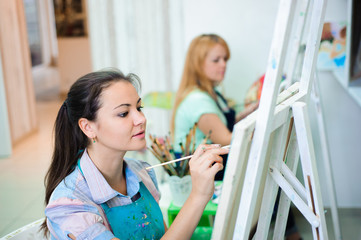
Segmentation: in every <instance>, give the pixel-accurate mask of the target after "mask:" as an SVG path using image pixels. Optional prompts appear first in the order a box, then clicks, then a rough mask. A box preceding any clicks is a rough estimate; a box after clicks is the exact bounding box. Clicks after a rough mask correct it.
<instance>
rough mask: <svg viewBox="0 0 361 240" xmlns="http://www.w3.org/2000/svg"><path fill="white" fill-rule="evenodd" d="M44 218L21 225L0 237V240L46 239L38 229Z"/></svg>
mask: <svg viewBox="0 0 361 240" xmlns="http://www.w3.org/2000/svg"><path fill="white" fill-rule="evenodd" d="M43 221H44V218H42V219H39V220H36V221H34V222H32V223H29V224H28V225H25V226H24V227H21V228H19V229H17V230H15V231H13V232H11V233H9V234H8V235H6V236H4V237H3V238H1V240H5V239H11V240H34V239H36V240H48V238H46V237H44V235H43V233H42V232H41V231H40V226H41V224H42V223H43Z"/></svg>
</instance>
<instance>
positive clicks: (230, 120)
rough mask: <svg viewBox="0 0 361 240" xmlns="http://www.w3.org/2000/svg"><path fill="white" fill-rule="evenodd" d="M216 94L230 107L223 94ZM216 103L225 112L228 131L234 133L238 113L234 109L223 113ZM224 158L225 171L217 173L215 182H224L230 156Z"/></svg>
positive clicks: (223, 156)
mask: <svg viewBox="0 0 361 240" xmlns="http://www.w3.org/2000/svg"><path fill="white" fill-rule="evenodd" d="M215 92H216V94H217V95H218V97H219V98H220V99H222V101H223V102H224V103H225V104H226V105H227V106H228V104H227V100H226V99H225V98H224V97H223V96H222V94H220V93H219V92H218V91H215ZM216 103H217V106H218V108H219V109H220V110H221V111H222V112H223V115H224V117H225V118H226V120H227V128H228V130H229V131H230V132H232V131H233V127H234V124H235V122H236V111H234V109H232V108H228V111H223V109H222V108H221V106H220V105H219V103H218V101H217V102H216ZM222 158H223V166H224V167H223V169H222V170H221V171H219V172H217V174H216V176H215V178H214V180H223V177H224V171H225V170H226V165H227V158H228V154H225V155H222Z"/></svg>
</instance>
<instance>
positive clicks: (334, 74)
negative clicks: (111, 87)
mask: <svg viewBox="0 0 361 240" xmlns="http://www.w3.org/2000/svg"><path fill="white" fill-rule="evenodd" d="M356 2H357V0H353V1H352V0H329V1H328V3H327V9H326V17H325V22H330V23H335V24H341V25H344V26H347V38H346V46H347V47H346V50H345V55H346V61H345V64H343V65H342V66H336V67H332V66H331V68H327V69H325V68H321V66H320V67H319V70H318V72H317V75H318V83H319V87H320V89H319V94H320V99H321V101H322V107H323V108H322V111H323V114H324V120H325V130H326V133H327V143H328V146H329V152H330V161H331V166H332V173H333V178H334V182H335V190H336V198H337V203H338V207H339V208H340V214H341V215H342V214H343V215H342V216H341V220H342V221H341V225H342V229H344V231H343V232H344V233H345V232H349V231H348V230H350V229H348V227H349V223H354V224H358V225H360V224H361V223H360V222H361V191H360V187H359V186H358V183H359V182H361V176H360V174H359V169H361V157H360V156H361V148H360V147H359V142H360V136H361V124H360V123H361V92H360V89H361V83H360V81H359V79H358V78H357V77H358V76H357V74H354V73H351V72H350V66H351V65H352V63H353V62H352V61H353V60H352V59H350V56H353V55H356V57H357V53H356V50H355V49H356V48H355V47H351V42H352V40H351V39H352V38H351V37H352V34H351V32H354V35H356V36H359V31H358V32H357V30H352V31H350V30H351V29H353V28H352V26H356V25H355V24H353V25H351V23H352V22H354V23H355V22H356V21H359V17H356V14H355V12H356V9H360V5H357V3H356ZM278 4H279V1H278V0H261V1H246V0H241V1H239V0H224V1H216V0H198V1H192V0H183V1H170V0H153V1H147V0H107V1H101V0H88V1H86V0H12V1H8V0H0V237H1V236H4V235H5V234H7V233H9V232H11V231H13V230H15V229H17V228H19V227H21V226H23V225H25V224H27V223H30V222H32V221H34V220H37V219H39V218H41V217H43V216H44V213H43V210H44V204H43V199H44V186H43V179H44V175H45V173H46V170H47V167H48V165H49V163H50V159H51V153H52V143H53V142H52V141H53V140H52V129H53V123H54V121H55V117H56V114H57V111H58V109H59V107H60V105H61V104H62V102H63V101H64V99H65V96H66V93H67V91H68V90H69V87H70V86H71V84H72V83H73V82H74V81H75V80H76V79H77V78H79V77H80V76H82V75H84V74H86V73H88V72H90V71H94V70H99V69H102V68H105V67H116V68H119V69H120V70H121V71H123V72H124V73H129V72H133V73H136V74H137V75H138V76H139V77H140V78H141V80H142V93H141V95H142V98H144V99H146V97H147V96H152V95H151V94H154V93H156V94H161V93H164V92H170V93H174V92H175V91H176V90H177V88H178V84H179V82H180V79H181V74H182V70H183V64H184V58H185V54H186V51H187V48H188V45H189V43H190V41H191V40H192V39H193V38H194V37H195V36H197V35H199V34H203V33H216V34H219V35H220V36H222V37H223V38H224V39H225V40H226V41H227V43H228V44H229V47H230V51H231V58H230V60H229V62H228V66H227V72H226V77H225V80H224V82H223V83H222V86H221V89H222V91H223V92H224V94H225V95H226V96H227V97H228V98H229V99H231V100H232V101H234V102H235V103H236V104H237V106H238V109H242V107H243V104H244V99H245V97H246V94H247V91H248V89H249V88H250V87H251V85H252V84H253V83H254V82H255V81H257V80H258V79H259V78H260V77H261V76H262V75H263V74H264V73H265V72H266V66H267V62H268V54H269V49H270V44H271V40H272V35H273V30H274V22H275V18H276V15H277V10H278ZM358 24H360V22H359V23H358ZM358 26H359V25H358ZM357 34H358V35H357ZM355 61H356V60H355ZM296 74H297V73H296ZM164 101H170V102H171V101H172V98H169V99H167V100H164ZM145 104H146V108H145V113H146V116H147V119H148V130H147V131H148V133H152V134H156V135H165V134H168V132H169V120H170V113H171V103H170V104H169V105H167V107H162V106H159V105H157V104H152V100H149V102H146V103H145ZM147 104H148V106H149V107H147ZM312 106H313V105H312V104H311V107H310V109H309V111H310V118H311V125H312V129H313V134H314V136H313V137H314V144H315V151H316V157H317V159H322V157H323V156H322V149H321V146H320V138H319V132H318V124H317V119H316V114H315V112H316V110H317V109H316V105H314V106H313V107H312ZM137 157H141V158H143V159H144V158H145V160H147V159H148V160H149V161H154V159H151V156H150V155H149V154H147V153H146V152H139V153H138V155H137ZM318 170H319V175H320V181H321V188H322V195H323V201H324V205H325V206H326V208H327V207H329V204H330V203H329V199H328V197H327V196H328V194H329V193H328V192H327V187H326V182H325V179H326V178H325V173H324V169H323V165H322V162H321V161H320V163H319V169H318ZM158 171H162V170H158ZM157 175H158V178H159V181H160V182H162V181H164V173H162V172H158V173H157ZM341 210H342V211H341ZM343 216H344V218H343ZM329 225H331V223H330V224H329ZM354 226H355V225H354ZM356 226H357V225H356ZM350 231H351V232H352V231H355V228H354V229H353V230H350ZM356 231H359V232H358V233H360V235H357V236H361V232H360V230H359V229H357V230H356ZM356 234H357V233H356ZM345 239H346V238H345Z"/></svg>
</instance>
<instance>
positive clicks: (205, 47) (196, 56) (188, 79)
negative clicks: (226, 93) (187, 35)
mask: <svg viewBox="0 0 361 240" xmlns="http://www.w3.org/2000/svg"><path fill="white" fill-rule="evenodd" d="M216 44H221V45H222V46H223V47H224V48H225V50H226V53H227V56H226V57H227V59H226V60H228V59H229V58H230V51H229V48H228V45H227V43H226V41H225V40H224V39H223V38H221V37H220V36H218V35H216V34H202V35H200V36H198V37H196V38H195V39H193V40H192V42H191V44H190V45H189V48H188V52H187V56H186V60H185V64H184V69H183V75H182V80H181V82H180V85H179V88H178V91H177V93H176V96H175V101H174V107H173V113H172V119H171V123H170V128H171V133H172V135H173V134H174V128H175V115H176V112H177V109H178V107H179V105H180V103H181V102H182V101H183V99H184V98H185V97H186V96H187V95H188V93H189V92H190V91H192V90H193V89H195V88H199V89H200V90H202V91H205V92H207V93H208V94H209V95H210V96H211V97H212V98H213V99H214V100H215V101H216V99H217V97H216V94H215V93H214V90H213V85H212V82H211V81H210V79H208V77H207V76H206V75H205V73H204V71H203V65H204V61H205V59H206V56H207V54H208V52H209V51H210V50H211V49H212V48H213V47H214V46H215V45H216Z"/></svg>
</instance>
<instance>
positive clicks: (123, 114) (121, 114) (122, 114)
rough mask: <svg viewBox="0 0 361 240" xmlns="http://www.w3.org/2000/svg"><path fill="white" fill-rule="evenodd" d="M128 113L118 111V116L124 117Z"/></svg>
mask: <svg viewBox="0 0 361 240" xmlns="http://www.w3.org/2000/svg"><path fill="white" fill-rule="evenodd" d="M127 115H128V112H123V113H119V114H118V116H119V117H126V116H127Z"/></svg>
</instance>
